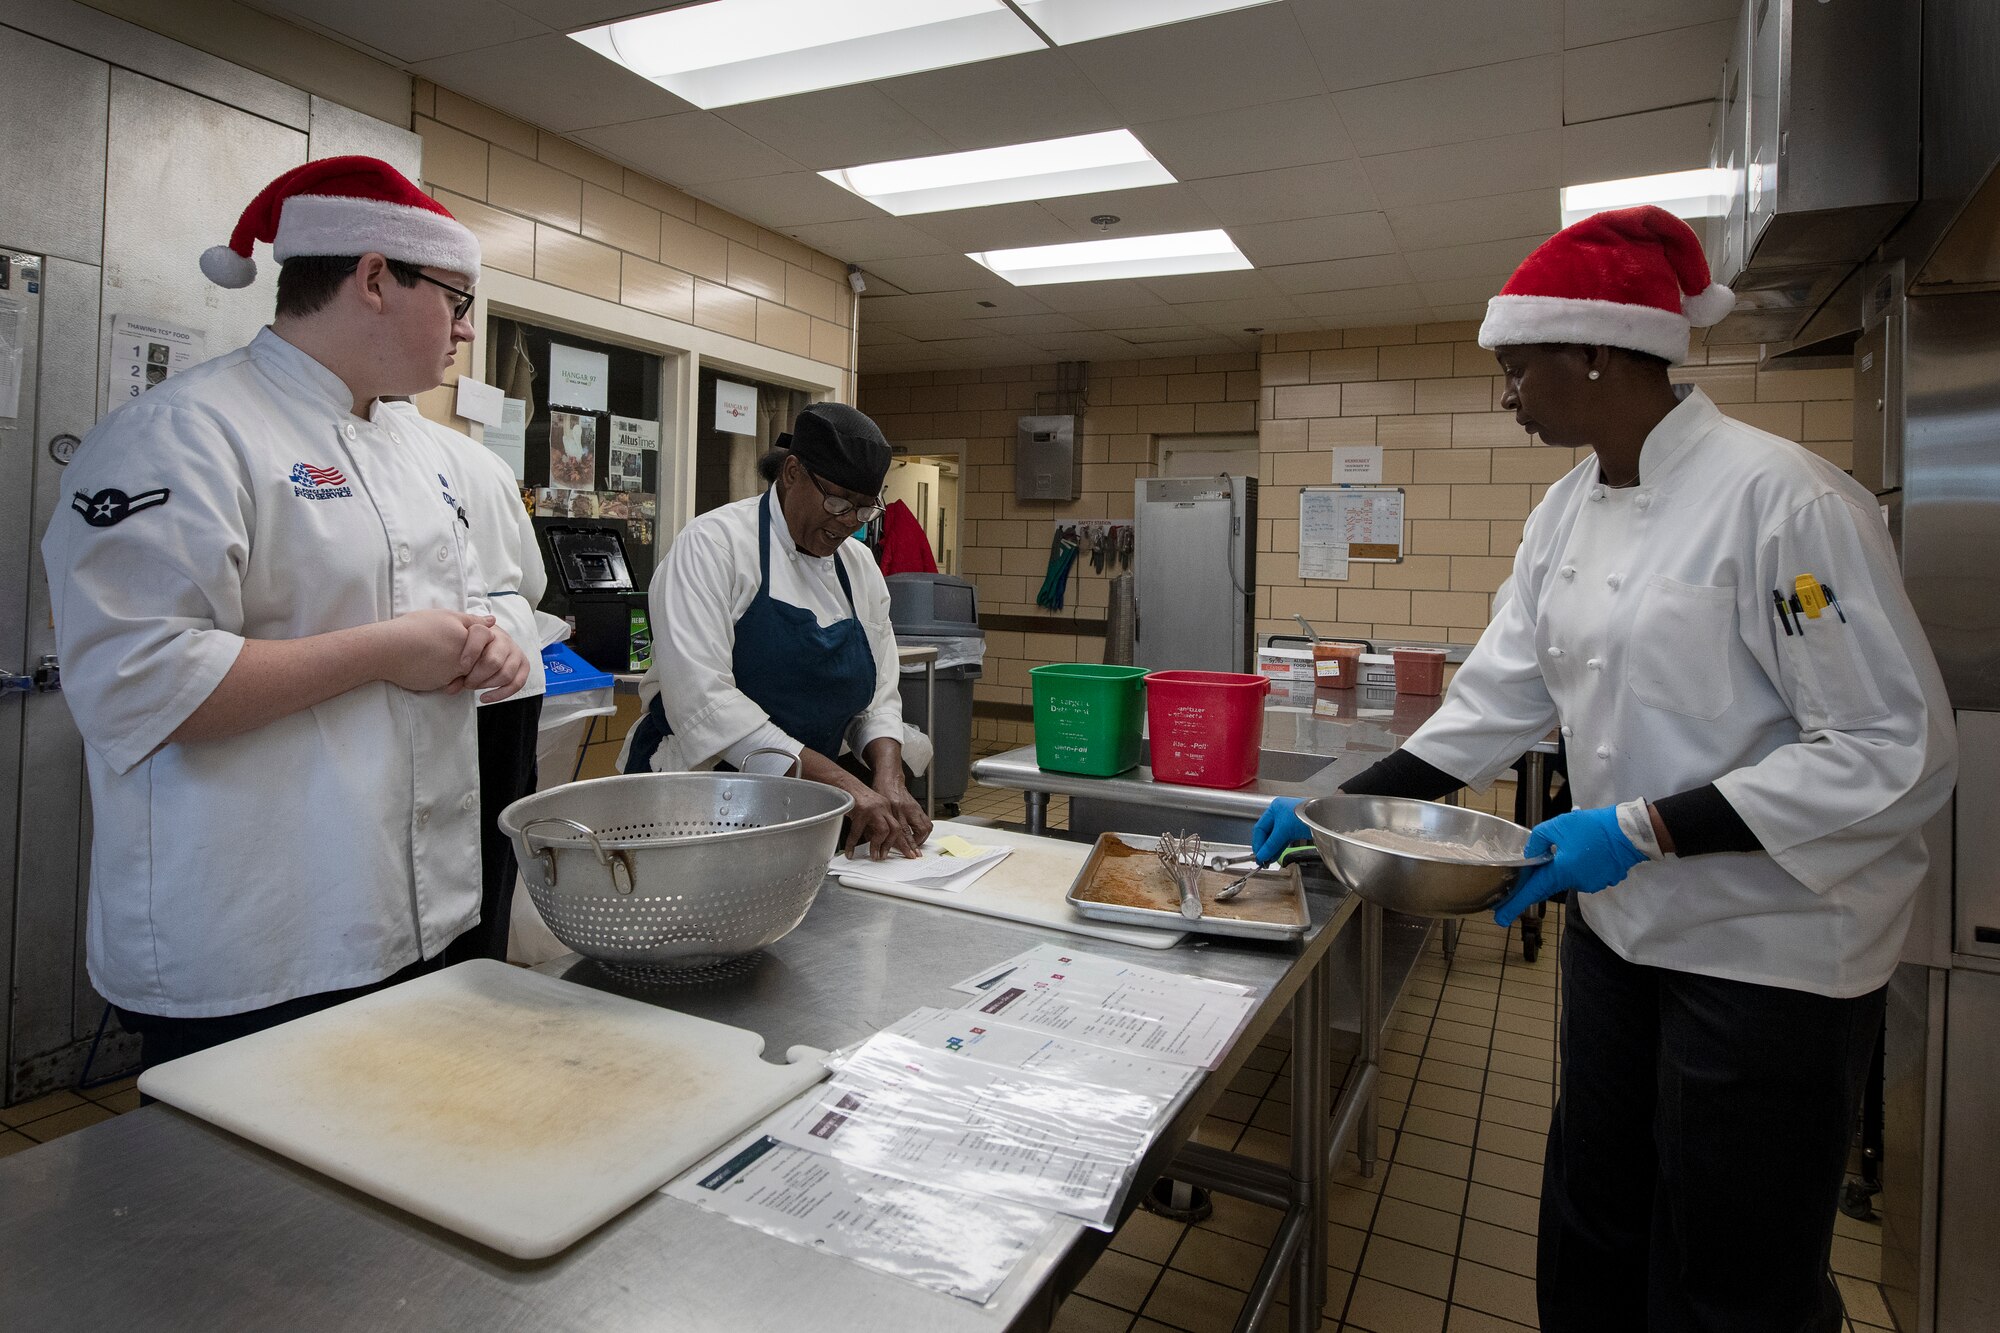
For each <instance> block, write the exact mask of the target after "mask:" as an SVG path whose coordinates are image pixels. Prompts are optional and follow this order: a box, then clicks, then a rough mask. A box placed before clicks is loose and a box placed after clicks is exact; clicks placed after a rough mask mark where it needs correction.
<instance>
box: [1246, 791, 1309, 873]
mask: <svg viewBox="0 0 2000 1333" xmlns="http://www.w3.org/2000/svg"><path fill="white" fill-rule="evenodd" d="M1299 805H1300V802H1299V801H1298V800H1297V799H1295V798H1293V797H1290V796H1280V797H1279V798H1278V799H1277V800H1275V801H1272V802H1271V803H1270V804H1269V805H1267V806H1265V807H1264V813H1263V814H1261V815H1259V816H1257V827H1256V828H1254V829H1252V830H1251V831H1250V848H1251V850H1252V851H1254V852H1255V853H1256V854H1257V864H1258V865H1260V866H1267V865H1269V864H1271V862H1273V861H1275V860H1277V859H1278V858H1279V857H1281V856H1283V855H1284V854H1285V848H1287V847H1289V846H1291V845H1292V844H1293V843H1295V842H1311V841H1312V830H1311V829H1309V828H1307V827H1306V826H1305V821H1304V820H1302V819H1300V818H1299V816H1298V808H1299Z"/></svg>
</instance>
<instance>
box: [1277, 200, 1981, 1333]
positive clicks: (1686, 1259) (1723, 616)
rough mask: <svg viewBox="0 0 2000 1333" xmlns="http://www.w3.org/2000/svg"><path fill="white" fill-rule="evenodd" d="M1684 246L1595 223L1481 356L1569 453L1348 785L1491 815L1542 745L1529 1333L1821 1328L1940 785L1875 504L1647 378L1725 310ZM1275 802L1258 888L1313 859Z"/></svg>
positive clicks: (1558, 243)
mask: <svg viewBox="0 0 2000 1333" xmlns="http://www.w3.org/2000/svg"><path fill="white" fill-rule="evenodd" d="M1732 303H1733V297H1732V296H1731V294H1730V292H1729V290H1728V289H1727V288H1726V287H1722V286H1719V285H1715V284H1713V283H1712V282H1711V281H1710V278H1709V272H1708V265H1707V263H1706V261H1705V260H1704V259H1703V257H1702V253H1701V245H1700V242H1699V241H1698V240H1696V238H1695V235H1694V233H1693V232H1692V231H1691V230H1689V228H1688V226H1687V224H1686V223H1684V222H1682V221H1681V220H1680V219H1678V218H1676V217H1674V216H1673V215H1672V214H1670V213H1667V212H1665V211H1663V210H1661V209H1658V208H1651V207H1646V208H1631V209H1621V210H1617V211H1613V212H1608V213H1600V214H1597V215H1595V216H1593V217H1590V218H1586V219H1584V220H1583V221H1581V222H1578V223H1577V224H1575V225H1574V226H1571V227H1569V228H1566V229H1565V230H1563V231H1561V232H1559V233H1558V234H1557V235H1555V236H1554V237H1552V238H1551V239H1550V240H1549V241H1547V242H1545V243H1544V244H1543V245H1542V246H1541V247H1540V248H1539V249H1538V250H1536V251H1535V252H1534V253H1533V254H1532V255H1530V256H1529V257H1528V258H1527V259H1526V260H1525V261H1524V262H1523V263H1522V264H1521V266H1520V268H1519V269H1517V270H1516V271H1515V273H1514V276H1513V277H1512V278H1510V279H1509V280H1508V282H1507V284H1506V286H1505V287H1504V288H1503V289H1502V291H1501V293H1500V295H1498V296H1496V297H1494V298H1493V300H1492V301H1491V302H1490V303H1489V305H1488V308H1487V315H1486V321H1485V323H1484V325H1483V326H1482V327H1481V329H1480V332H1479V342H1480V345H1481V346H1482V347H1486V348H1489V349H1491V350H1492V351H1493V353H1494V355H1495V356H1496V358H1497V359H1498V360H1499V363H1500V370H1501V373H1502V374H1503V375H1504V376H1505V386H1506V387H1505V392H1504V393H1503V395H1502V397H1501V405H1502V406H1504V407H1506V408H1507V409H1509V410H1510V411H1512V412H1513V413H1514V415H1515V419H1516V420H1518V421H1519V422H1520V423H1521V425H1522V426H1523V427H1524V428H1525V429H1526V430H1528V431H1529V432H1530V433H1531V434H1533V435H1534V436H1535V438H1536V439H1538V440H1540V441H1541V442H1542V443H1544V444H1548V445H1553V446H1556V447H1559V448H1576V447H1588V448H1589V449H1590V450H1591V451H1592V452H1591V455H1590V456H1589V457H1588V458H1586V459H1585V460H1584V461H1583V462H1582V463H1581V464H1579V465H1578V466H1577V467H1576V469H1575V470H1573V471H1572V472H1570V473H1569V474H1568V475H1567V476H1565V477H1564V478H1563V479H1562V480H1561V481H1558V482H1557V483H1556V484H1555V485H1554V486H1552V487H1550V489H1549V493H1548V495H1547V496H1546V497H1545V498H1544V499H1543V500H1542V503H1541V504H1540V505H1538V506H1537V507H1536V509H1535V512H1534V513H1533V514H1532V515H1530V516H1529V518H1528V523H1527V528H1526V531H1525V533H1524V535H1523V537H1522V539H1521V546H1520V550H1519V552H1518V553H1517V554H1516V556H1515V559H1514V573H1513V587H1514V590H1515V594H1516V595H1515V596H1514V597H1512V598H1511V599H1509V600H1508V601H1507V602H1506V603H1505V605H1503V606H1502V607H1501V608H1500V609H1499V611H1498V612H1497V614H1496V616H1495V618H1494V620H1493V622H1492V623H1491V624H1490V625H1489V626H1488V627H1487V629H1486V632H1485V633H1484V634H1483V635H1481V636H1480V640H1479V643H1478V646H1477V647H1475V648H1474V649H1473V651H1472V654H1471V656H1470V657H1468V658H1467V659H1466V662H1465V665H1464V666H1463V667H1461V668H1460V669H1459V672H1458V674H1457V676H1456V678H1455V680H1454V681H1453V683H1452V688H1451V691H1450V693H1449V695H1448V696H1447V698H1446V699H1445V701H1444V703H1443V705H1442V706H1441V707H1440V708H1439V710H1438V712H1437V713H1436V714H1435V715H1434V716H1433V717H1432V718H1431V719H1430V721H1429V722H1427V723H1426V724H1425V725H1424V726H1423V727H1422V728H1421V729H1420V730H1419V731H1418V732H1417V733H1416V734H1415V735H1414V736H1412V737H1411V738H1410V740H1409V741H1408V743H1407V744H1406V745H1405V746H1404V747H1403V748H1402V749H1401V750H1400V751H1398V752H1397V753H1395V754H1393V755H1391V756H1389V757H1388V758H1386V759H1384V760H1383V761H1381V762H1380V763H1378V764H1376V765H1375V766H1374V767H1373V768H1371V769H1369V770H1367V771H1366V772H1364V773H1362V774H1360V775H1359V776H1358V777H1356V778H1354V779H1353V780H1351V781H1350V782H1348V783H1347V784H1346V785H1345V790H1347V791H1350V792H1357V793H1364V794H1380V795H1394V796H1408V797H1416V798H1420V799H1426V800H1430V799H1436V798H1438V797H1440V796H1444V795H1446V794H1447V793H1449V792H1451V791H1454V790H1456V789H1457V788H1459V787H1461V786H1464V785H1467V784H1472V785H1475V786H1483V785H1484V784H1486V783H1488V782H1490V781H1492V780H1493V779H1494V778H1495V777H1496V776H1498V775H1499V774H1501V773H1502V772H1504V771H1505V770H1506V769H1507V768H1508V767H1509V766H1510V765H1511V764H1512V763H1513V761H1514V760H1515V758H1516V757H1517V756H1519V755H1520V754H1521V753H1522V752H1523V751H1525V750H1526V749H1528V747H1529V746H1531V745H1533V744H1534V743H1535V742H1536V741H1538V740H1540V739H1541V738H1542V737H1543V736H1545V735H1546V734H1547V733H1548V730H1549V728H1551V727H1552V726H1553V727H1560V729H1561V733H1562V735H1563V736H1564V737H1565V738H1566V741H1567V745H1568V750H1569V780H1570V784H1571V788H1572V791H1573V794H1574V797H1575V804H1576V809H1575V810H1574V811H1573V812H1572V813H1570V814H1566V815H1561V816H1558V817H1557V818H1555V819H1551V820H1548V821H1547V822H1545V823H1543V824H1540V825H1538V826H1537V827H1536V828H1535V829H1534V831H1533V833H1532V834H1531V835H1530V838H1529V843H1528V854H1529V855H1531V856H1536V855H1540V854H1542V853H1544V852H1548V853H1552V854H1553V857H1552V859H1551V860H1550V861H1549V863H1548V864H1546V865H1542V866H1539V867H1536V868H1534V869H1532V870H1530V871H1528V872H1527V873H1526V874H1524V875H1523V876H1522V877H1521V879H1520V880H1519V882H1518V883H1517V885H1516V886H1515V888H1514V891H1513V893H1512V895H1511V896H1510V897H1509V898H1508V899H1507V900H1506V901H1505V902H1503V903H1502V904H1501V906H1500V908H1499V909H1498V910H1497V911H1496V912H1495V914H1494V915H1495V919H1496V920H1497V921H1499V922H1500V923H1501V924H1502V925H1505V924H1507V923H1509V922H1511V921H1512V920H1513V919H1514V918H1515V917H1517V916H1519V915H1520V914H1521V912H1522V911H1524V910H1525V909H1526V908H1528V907H1529V906H1531V905H1533V904H1535V903H1537V902H1542V901H1545V900H1547V899H1550V898H1553V897H1555V896H1557V895H1559V894H1562V893H1565V892H1570V893H1574V894H1575V895H1576V898H1575V909H1576V910H1574V911H1572V912H1571V913H1570V914H1569V916H1568V922H1567V928H1566V930H1565V931H1564V935H1563V945H1562V963H1561V973H1562V998H1563V1011H1562V1028H1561V1037H1560V1041H1561V1055H1562V1065H1561V1089H1560V1097H1559V1099H1558V1101H1557V1104H1556V1108H1555V1113H1554V1117H1553V1123H1552V1125H1551V1126H1550V1129H1549V1141H1548V1150H1547V1154H1546V1159H1545V1165H1544V1169H1543V1179H1542V1200H1541V1225H1540V1245H1539V1261H1538V1265H1537V1269H1538V1271H1537V1276H1536V1286H1537V1295H1538V1301H1539V1305H1540V1311H1541V1324H1542V1327H1543V1329H1545V1330H1550V1331H1551V1333H1564V1331H1567V1330H1593V1331H1594V1330H1604V1329H1633V1330H1638V1329H1647V1330H1652V1331H1653V1333H1664V1331H1665V1330H1695V1329H1700V1330H1752V1329H1756V1330H1770V1329H1787V1330H1799V1331H1800V1333H1805V1331H1806V1330H1812V1331H1814V1333H1818V1331H1819V1330H1825V1331H1827V1333H1833V1331H1834V1330H1838V1329H1839V1328H1840V1327H1841V1324H1842V1311H1841V1301H1840V1296H1839V1293H1838V1291H1837V1290H1836V1289H1835V1287H1834V1285H1833V1283H1832V1281H1831V1279H1830V1278H1829V1276H1828V1272H1827V1261H1828V1253H1829V1250H1830V1247H1831V1243H1832V1234H1833V1216H1834V1210H1835V1199H1836V1194H1837V1192H1838V1190H1839V1187H1840V1182H1841V1178H1842V1174H1843V1171H1844V1168H1845V1163H1846V1160H1847V1151H1848V1145H1849V1142H1850V1140H1851V1137H1852V1133H1853V1127H1854V1124H1855V1116H1856V1112H1857V1108H1858V1105H1859V1102H1860V1098H1861V1090H1862V1085H1863V1082H1864V1079H1865V1076H1866V1073H1867V1069H1868V1065H1869V1060H1870V1057H1871V1055H1872V1053H1873V1051H1874V1047H1875V1041H1876V1037H1877V1034H1878V1033H1879V1031H1880V1029H1881V1025H1882V1014H1883V1001H1884V995H1885V990H1884V988H1885V986H1886V983H1887V982H1888V979H1889V974H1890V972H1891V971H1892V970H1893V969H1894V967H1895V965H1896V958H1897V953H1898V951H1899V949H1900V947H1901V944H1902V939H1903V935H1904V933H1905V931H1906V930H1907V928H1908V925H1909V920H1910V911H1911V905H1912V902H1913V899H1914V895H1915V891H1916V888H1917V883H1918V880H1919V878H1920V877H1921V875H1922V874H1923V870H1924V865H1925V850H1924V843H1923V838H1922V836H1921V833H1920V830H1921V828H1922V827H1923V824H1924V821H1925V820H1927V819H1928V818H1930V816H1931V815H1932V814H1933V813H1934V812H1935V811H1936V810H1937V809H1938V808H1939V807H1940V806H1941V805H1942V804H1943V803H1944V801H1945V799H1946V797H1947V796H1948V795H1949V794H1950V792H1951V788H1952V782H1953V778H1954V775H1955V771H1956V754H1955V749H1954V743H1953V739H1952V731H1951V711H1950V706H1949V704H1948V703H1947V701H1946V698H1945V692H1944V685H1943V682H1942V681H1941V679H1940V677H1939V675H1938V670H1937V665H1936V663H1935V661H1934V660H1933V659H1932V656H1931V652H1930V649H1929V646H1928V645H1927V644H1926V643H1925V641H1924V637H1923V634H1922V632H1921V630H1920V629H1919V627H1918V624H1917V618H1916V615H1915V613H1914V612H1913V611H1912V610H1911V608H1910V603H1909V599H1908V598H1907V597H1906V596H1905V594H1904V591H1903V584H1902V579H1901V576H1900V573H1899V570H1898V567H1897V561H1896V554H1895V551H1894V549H1893V548H1892V547H1891V545H1890V542H1889V534H1888V531H1887V529H1886V528H1885V527H1884V526H1883V523H1882V521H1881V518H1880V517H1879V515H1878V513H1877V510H1876V505H1875V501H1874V499H1873V497H1872V496H1870V495H1869V494H1868V492H1867V491H1866V490H1864V489H1863V488H1861V487H1860V486H1858V485H1857V484H1855V482H1854V481H1853V480H1852V479H1850V478H1849V477H1848V476H1846V475H1845V474H1844V473H1842V472H1841V471H1840V470H1839V469H1837V468H1835V467H1834V466H1832V465H1831V464H1829V463H1827V462H1826V461H1825V460H1823V459H1821V458H1818V457H1816V456H1814V455H1813V454H1811V453H1808V452H1807V451H1806V450H1804V449H1802V448H1800V447H1799V446H1798V445H1796V444H1794V443H1792V442H1791V441H1789V440H1784V439H1780V438H1779V437H1777V436H1774V435H1771V434H1768V433H1766V432H1764V431H1761V430H1756V429H1754V428H1752V427H1750V426H1746V425H1743V424H1742V423H1740V422H1737V421H1732V420H1730V419H1729V418H1727V417H1725V416H1723V415H1722V413H1721V412H1719V411H1718V410H1717V409H1716V406H1715V404H1714V403H1713V402H1711V401H1710V400H1709V398H1708V396H1707V395H1706V394H1704V393H1703V392H1702V391H1701V390H1700V389H1699V388H1694V387H1691V386H1687V385H1676V384H1674V383H1673V382H1672V380H1671V378H1670V377H1669V374H1668V371H1669V368H1670V367H1672V366H1674V365H1676V364H1678V363H1679V362H1681V361H1683V360H1685V359H1686V357H1687V349H1688V336H1689V330H1690V328H1691V327H1706V326H1708V325H1711V324H1714V323H1716V322H1717V321H1718V320H1720V319H1721V318H1722V317H1723V316H1724V315H1726V314H1728V312H1729V310H1730V308H1731V305H1732ZM1295 805H1296V802H1286V801H1281V802H1278V803H1277V804H1275V805H1274V806H1273V807H1272V808H1271V809H1270V810H1269V811H1267V812H1266V814H1265V816H1264V818H1263V820H1261V821H1260V822H1259V824H1258V827H1257V844H1258V852H1259V854H1260V856H1264V857H1266V858H1269V857H1271V856H1274V855H1275V854H1276V853H1278V852H1279V851H1281V850H1282V849H1283V848H1284V846H1285V845H1286V844H1288V843H1291V842H1295V841H1304V840H1305V839H1306V838H1307V837H1308V836H1309V833H1308V831H1307V830H1306V828H1305V826H1304V825H1303V824H1302V823H1300V821H1299V819H1298V817H1297V815H1296V814H1294V813H1293V807H1294V806H1295Z"/></svg>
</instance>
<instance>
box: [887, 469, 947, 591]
mask: <svg viewBox="0 0 2000 1333" xmlns="http://www.w3.org/2000/svg"><path fill="white" fill-rule="evenodd" d="M963 471H964V469H963V465H962V464H961V463H960V462H959V459H958V455H957V454H956V453H950V454H944V453H923V454H914V453H912V454H898V455H897V456H896V460H895V462H893V463H891V464H890V465H889V475H888V477H887V479H886V480H885V481H884V482H883V484H882V494H883V495H884V496H886V497H887V498H888V499H890V500H892V501H894V500H901V501H902V502H903V503H904V504H906V505H908V506H909V508H910V513H912V514H913V515H915V516H916V520H917V526H918V527H920V528H922V529H923V530H924V536H925V538H926V539H928V540H929V542H930V544H931V556H932V558H933V559H935V560H936V561H937V567H938V572H939V573H940V574H956V573H957V572H958V552H959V547H960V546H961V545H962V544H963V543H962V542H961V540H960V538H959V526H960V525H959V498H960V491H961V489H962V487H961V483H962V481H963V475H962V474H963Z"/></svg>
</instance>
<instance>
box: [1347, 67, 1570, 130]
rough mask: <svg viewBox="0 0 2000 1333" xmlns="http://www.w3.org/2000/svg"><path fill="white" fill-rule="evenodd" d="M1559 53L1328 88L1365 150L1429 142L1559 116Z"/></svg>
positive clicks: (1551, 123)
mask: <svg viewBox="0 0 2000 1333" xmlns="http://www.w3.org/2000/svg"><path fill="white" fill-rule="evenodd" d="M1562 64H1563V62H1562V58H1561V57H1559V56H1537V57H1535V58H1533V59H1529V60H1512V61H1508V62H1507V63H1506V64H1501V65H1482V66H1480V67H1479V68H1477V69H1467V70H1459V71H1457V72H1455V73H1451V74H1434V75H1431V76H1430V77H1428V78H1422V79H1404V80H1402V81H1401V82H1399V83H1385V84H1378V85H1376V86H1375V87H1372V88H1356V89H1351V90H1349V91H1347V92H1344V93H1335V94H1334V98H1333V104H1334V106H1335V107H1337V108H1339V110H1340V118H1341V120H1342V121H1343V122H1345V123H1346V125H1347V131H1348V133H1349V134H1351V135H1352V136H1353V137H1354V144H1355V147H1357V148H1358V149H1360V150H1361V152H1362V153H1364V154H1376V153H1395V152H1403V151H1407V150H1409V149H1417V148H1434V147H1437V146H1439V145H1442V144H1455V143H1460V142H1463V141H1465V140H1470V139H1484V138H1487V137H1490V136H1493V135H1495V134H1510V133H1518V132H1521V131H1526V130H1542V129H1554V128H1555V127H1556V126H1558V125H1560V124H1561V123H1562V120H1561V116H1562V98H1561V96H1560V94H1561V89H1562V82H1561V81H1562Z"/></svg>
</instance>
